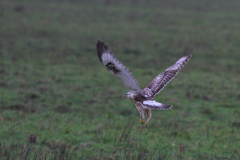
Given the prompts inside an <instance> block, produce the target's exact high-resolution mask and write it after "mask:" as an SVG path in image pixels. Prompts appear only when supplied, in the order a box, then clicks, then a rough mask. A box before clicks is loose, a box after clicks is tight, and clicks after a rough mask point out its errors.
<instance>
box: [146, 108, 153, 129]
mask: <svg viewBox="0 0 240 160" xmlns="http://www.w3.org/2000/svg"><path fill="white" fill-rule="evenodd" d="M144 110H145V113H146V123H145V124H146V126H148V121H149V120H150V119H151V117H152V112H151V109H144Z"/></svg>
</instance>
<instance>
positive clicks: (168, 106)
mask: <svg viewBox="0 0 240 160" xmlns="http://www.w3.org/2000/svg"><path fill="white" fill-rule="evenodd" d="M172 106H173V105H166V104H164V105H163V106H162V110H168V109H170V108H172Z"/></svg>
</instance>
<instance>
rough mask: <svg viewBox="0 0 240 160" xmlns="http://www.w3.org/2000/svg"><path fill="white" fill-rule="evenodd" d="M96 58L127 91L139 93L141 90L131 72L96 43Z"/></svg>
mask: <svg viewBox="0 0 240 160" xmlns="http://www.w3.org/2000/svg"><path fill="white" fill-rule="evenodd" d="M97 53H98V58H99V60H100V61H101V62H102V64H103V65H104V66H106V67H107V69H108V70H109V71H110V72H111V73H112V74H113V75H115V76H117V77H118V78H119V79H120V80H121V81H122V82H123V84H124V85H125V86H126V88H127V89H128V90H129V91H137V92H139V93H141V89H140V87H139V85H138V83H137V81H136V80H135V78H134V77H133V76H132V74H131V72H129V70H128V69H127V68H126V67H125V66H124V65H123V64H122V63H121V62H120V61H119V60H118V59H117V58H115V57H114V55H113V54H112V52H111V50H109V49H108V46H107V45H105V44H104V43H103V42H100V41H98V42H97Z"/></svg>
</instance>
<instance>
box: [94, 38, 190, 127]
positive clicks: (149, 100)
mask: <svg viewBox="0 0 240 160" xmlns="http://www.w3.org/2000/svg"><path fill="white" fill-rule="evenodd" d="M96 47H97V54H98V58H99V60H100V61H101V62H102V64H103V65H104V66H106V67H107V69H108V70H109V71H110V72H111V74H113V75H115V76H117V77H118V78H119V79H120V80H121V81H122V82H123V84H124V85H125V87H126V88H127V89H128V91H129V92H127V93H126V94H125V96H124V97H126V98H128V99H130V100H133V101H134V102H135V105H136V108H137V110H138V111H139V113H140V123H141V124H143V118H144V112H145V114H146V123H145V124H146V126H147V125H148V121H149V120H150V118H151V116H152V113H151V109H159V110H167V109H169V108H171V107H172V105H166V104H162V103H159V102H156V101H155V100H153V98H154V96H155V95H157V94H158V93H159V92H160V91H161V90H162V89H163V88H164V87H165V86H166V85H167V83H168V82H170V81H171V80H172V79H173V78H174V77H175V76H176V75H177V73H178V72H179V70H180V69H181V68H182V67H183V66H184V65H185V64H186V63H187V61H188V60H189V59H190V58H191V56H192V55H191V54H192V51H193V50H192V49H190V48H189V49H186V50H185V51H184V54H185V56H183V57H182V58H180V59H179V60H178V61H177V62H176V63H174V64H173V65H172V66H171V67H169V68H167V69H166V70H165V71H164V72H162V73H161V74H159V75H158V76H157V77H156V78H155V79H153V81H152V82H150V83H149V84H148V85H147V86H146V87H145V88H144V89H143V90H141V89H140V87H139V85H138V83H137V81H136V80H135V78H134V77H133V76H132V74H131V73H130V71H129V70H128V69H127V68H126V67H125V66H124V65H123V64H122V63H121V62H120V61H119V60H118V59H117V58H115V56H114V55H113V53H112V51H111V50H110V49H109V48H108V46H107V45H105V44H104V42H101V41H98V42H97V45H96Z"/></svg>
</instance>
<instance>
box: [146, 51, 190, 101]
mask: <svg viewBox="0 0 240 160" xmlns="http://www.w3.org/2000/svg"><path fill="white" fill-rule="evenodd" d="M192 51H193V50H192V49H190V48H188V49H186V50H185V51H184V53H185V54H186V56H184V57H182V58H180V59H179V60H178V61H177V62H176V63H175V64H173V65H172V66H171V67H169V68H167V69H166V70H165V71H164V72H163V73H161V74H159V75H158V76H157V77H156V78H155V79H154V80H153V81H152V82H150V83H149V84H148V85H147V86H146V87H145V89H144V90H143V92H145V95H147V96H148V97H149V98H153V97H154V96H155V95H156V94H158V93H159V92H160V91H161V90H162V89H163V88H164V87H165V86H166V85H167V84H168V83H169V82H170V81H171V80H172V79H173V78H174V77H175V76H176V75H177V73H178V72H179V71H180V69H181V68H182V67H183V66H184V65H185V64H186V63H187V61H188V60H189V59H190V58H191V56H192V55H191V54H192Z"/></svg>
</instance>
